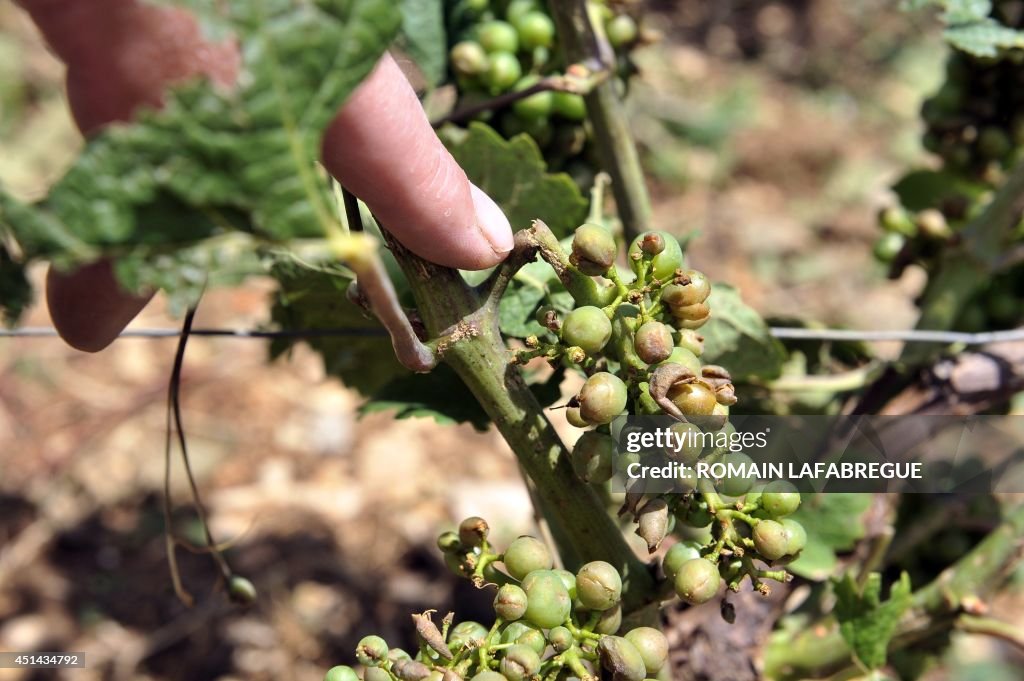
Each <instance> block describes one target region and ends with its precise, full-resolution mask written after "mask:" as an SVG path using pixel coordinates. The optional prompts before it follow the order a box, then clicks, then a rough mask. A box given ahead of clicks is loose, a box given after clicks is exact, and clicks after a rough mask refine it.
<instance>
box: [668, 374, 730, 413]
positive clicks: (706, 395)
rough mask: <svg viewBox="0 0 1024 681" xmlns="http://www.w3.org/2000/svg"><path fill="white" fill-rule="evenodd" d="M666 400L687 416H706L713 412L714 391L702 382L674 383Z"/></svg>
mask: <svg viewBox="0 0 1024 681" xmlns="http://www.w3.org/2000/svg"><path fill="white" fill-rule="evenodd" d="M668 398H669V399H670V400H672V403H673V404H674V405H676V406H677V407H679V411H681V412H683V414H686V415H687V416H690V415H693V416H708V415H710V414H711V413H712V412H713V411H714V410H715V405H716V404H718V399H717V398H716V397H715V391H714V390H712V389H711V386H709V385H708V384H707V383H704V382H703V381H695V382H693V383H676V384H675V385H673V386H672V387H671V388H669V389H668Z"/></svg>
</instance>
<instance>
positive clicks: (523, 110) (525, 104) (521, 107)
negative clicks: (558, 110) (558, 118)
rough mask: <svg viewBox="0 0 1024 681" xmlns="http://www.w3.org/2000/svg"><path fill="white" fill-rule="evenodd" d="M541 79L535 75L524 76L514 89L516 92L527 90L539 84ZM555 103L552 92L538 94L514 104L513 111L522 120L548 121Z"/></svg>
mask: <svg viewBox="0 0 1024 681" xmlns="http://www.w3.org/2000/svg"><path fill="white" fill-rule="evenodd" d="M539 80H540V78H539V77H537V76H534V75H529V76H524V77H522V78H520V79H519V82H518V83H516V84H515V87H514V88H513V89H514V90H515V91H516V92H519V91H521V90H525V89H527V88H529V87H532V86H534V85H536V84H537V82H538V81H539ZM553 106H554V101H553V98H552V95H551V91H550V90H547V91H544V92H538V93H536V94H532V95H530V96H529V97H523V98H522V99H518V100H516V101H515V102H513V103H512V111H514V112H515V114H516V115H517V116H519V117H520V118H526V119H531V120H532V119H538V118H540V119H547V117H548V116H550V115H551V109H552V108H553Z"/></svg>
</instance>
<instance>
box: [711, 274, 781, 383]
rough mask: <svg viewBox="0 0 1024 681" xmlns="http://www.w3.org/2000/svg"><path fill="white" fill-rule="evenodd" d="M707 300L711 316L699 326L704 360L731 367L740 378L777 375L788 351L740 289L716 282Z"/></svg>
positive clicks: (767, 377) (769, 377)
mask: <svg viewBox="0 0 1024 681" xmlns="http://www.w3.org/2000/svg"><path fill="white" fill-rule="evenodd" d="M707 303H708V305H709V306H710V307H711V319H710V320H709V321H708V323H707V324H705V325H704V326H702V327H701V329H700V333H701V334H702V335H703V336H704V355H703V356H702V359H704V360H705V361H706V362H708V363H711V364H720V365H722V366H724V367H726V368H728V369H729V372H730V373H731V374H732V375H733V377H734V378H736V379H738V380H743V379H749V378H759V379H772V378H776V377H778V376H779V374H780V373H781V372H782V364H783V362H784V361H785V358H786V353H785V350H784V349H783V347H782V344H781V343H779V341H777V340H776V339H775V338H772V336H771V333H770V332H769V331H768V326H767V324H765V322H764V320H763V319H761V316H760V315H758V314H757V313H756V312H754V310H753V309H751V308H750V307H748V306H747V305H746V304H745V303H744V302H743V300H742V298H741V297H740V294H739V291H738V290H736V289H735V288H733V287H732V286H728V285H726V284H715V285H714V286H712V288H711V295H710V296H709V297H708V300H707Z"/></svg>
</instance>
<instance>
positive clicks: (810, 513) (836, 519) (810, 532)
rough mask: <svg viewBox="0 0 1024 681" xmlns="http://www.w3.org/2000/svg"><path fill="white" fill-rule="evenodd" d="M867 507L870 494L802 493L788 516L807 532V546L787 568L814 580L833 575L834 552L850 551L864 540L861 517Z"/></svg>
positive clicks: (834, 566) (835, 561) (835, 559)
mask: <svg viewBox="0 0 1024 681" xmlns="http://www.w3.org/2000/svg"><path fill="white" fill-rule="evenodd" d="M870 507H871V495H870V494H853V493H849V494H846V493H844V494H840V493H831V492H830V493H823V494H815V495H813V496H812V495H807V494H805V495H804V499H803V504H802V505H801V506H800V508H799V509H797V512H796V513H794V514H793V515H792V516H791V517H792V518H793V519H794V520H796V521H797V522H799V523H800V524H801V525H803V526H804V529H805V530H806V531H807V545H806V546H805V547H804V550H803V551H801V552H800V557H799V558H797V559H796V560H795V561H793V562H792V563H790V564H789V566H788V569H789V570H790V571H791V572H793V573H794V574H797V575H800V576H801V577H805V578H807V579H812V580H815V581H821V580H825V579H828V578H829V577H831V576H832V575H833V574H835V571H836V568H837V567H838V566H839V559H838V558H837V556H836V553H837V552H840V551H849V550H851V549H852V548H853V547H854V545H855V544H856V543H857V541H858V540H859V539H861V538H863V537H864V534H865V532H866V528H865V526H864V514H865V513H866V512H867V510H868V509H869V508H870Z"/></svg>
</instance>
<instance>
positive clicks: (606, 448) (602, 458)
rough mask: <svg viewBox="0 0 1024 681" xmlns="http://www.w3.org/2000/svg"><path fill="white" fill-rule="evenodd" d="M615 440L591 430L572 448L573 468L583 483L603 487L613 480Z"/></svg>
mask: <svg viewBox="0 0 1024 681" xmlns="http://www.w3.org/2000/svg"><path fill="white" fill-rule="evenodd" d="M614 455H615V440H613V439H612V437H611V436H610V435H606V434H604V433H599V432H597V431H596V430H589V431H587V432H586V433H583V435H582V437H580V439H579V440H577V441H576V444H575V446H573V448H572V458H571V461H572V468H573V470H574V471H575V472H576V476H577V477H578V478H579V479H580V480H582V481H583V482H589V483H591V484H593V485H602V484H604V483H606V482H608V481H609V480H611V479H612V475H613V474H614V472H615V471H614V470H613V469H612V459H613V457H614Z"/></svg>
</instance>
